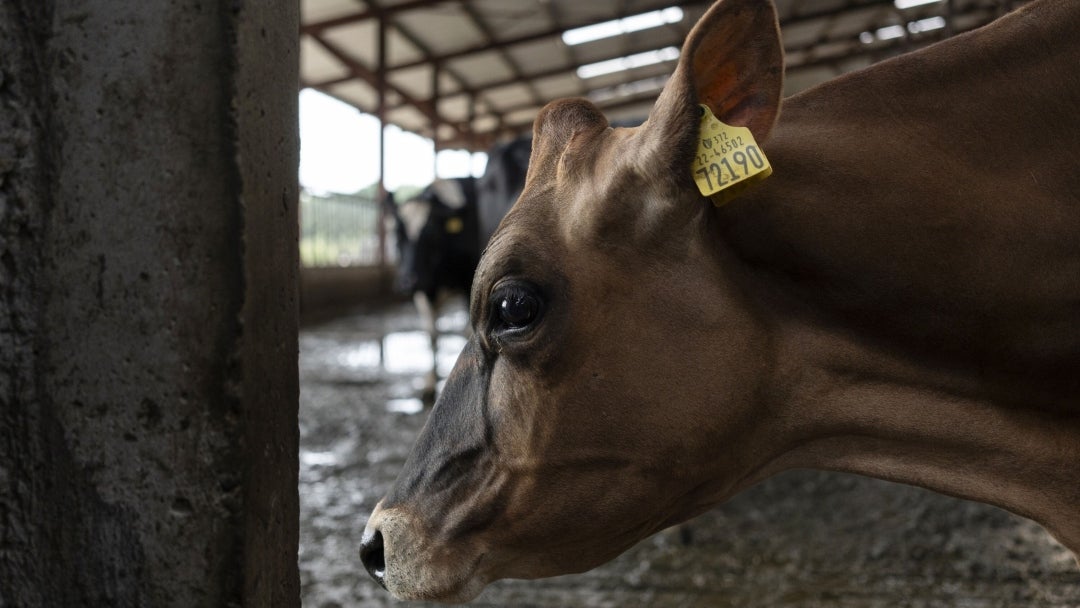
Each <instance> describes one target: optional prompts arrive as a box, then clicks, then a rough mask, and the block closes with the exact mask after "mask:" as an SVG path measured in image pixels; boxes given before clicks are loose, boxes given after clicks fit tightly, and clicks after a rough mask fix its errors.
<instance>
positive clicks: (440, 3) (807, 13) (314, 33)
mask: <svg viewBox="0 0 1080 608" xmlns="http://www.w3.org/2000/svg"><path fill="white" fill-rule="evenodd" d="M1023 3H1024V1H1023V0H939V1H937V2H932V3H930V4H927V5H923V6H919V7H915V8H910V9H904V10H900V9H897V8H896V7H895V5H894V2H893V0H778V1H777V9H778V11H779V14H780V21H781V29H782V33H783V39H784V48H785V51H786V53H787V63H788V66H787V80H786V93H787V94H791V93H795V92H797V91H800V90H802V89H805V88H808V87H810V86H813V85H815V84H817V83H819V82H822V81H823V80H827V79H829V78H832V77H834V76H837V75H839V74H841V73H843V72H847V71H851V70H854V69H858V68H861V67H864V66H866V65H869V64H871V63H873V62H874V61H878V60H881V59H883V58H886V57H890V56H893V55H896V54H898V53H901V52H905V51H908V50H912V49H914V48H917V47H920V46H925V45H926V44H929V43H931V42H936V41H938V40H940V39H942V38H943V37H945V36H946V35H948V33H950V32H957V33H958V32H962V31H966V30H969V29H974V28H975V27H979V26H981V25H984V24H985V23H988V22H990V21H992V20H993V19H995V18H997V17H998V16H1000V15H1001V14H1003V13H1004V12H1006V11H1007V10H1010V9H1011V8H1014V7H1015V6H1018V5H1020V4H1023ZM710 4H711V2H710V1H701V0H697V1H681V2H673V1H672V0H588V1H585V0H301V15H302V20H303V22H302V25H301V42H300V54H301V67H300V75H301V86H304V87H313V88H316V89H318V90H320V91H323V92H325V93H327V94H329V95H332V96H334V97H336V98H338V99H341V100H343V101H345V102H347V103H349V104H351V105H354V106H356V107H357V108H359V109H360V110H362V111H364V112H369V113H372V114H378V113H379V99H380V96H379V87H378V83H379V82H381V80H380V73H382V72H381V71H380V67H379V66H380V61H379V57H380V52H379V46H380V45H379V40H380V36H379V33H380V31H382V32H385V36H384V38H383V39H384V40H385V52H384V55H383V57H384V63H383V65H384V69H385V89H384V93H385V95H384V98H383V99H384V102H383V103H384V104H385V112H384V117H385V120H387V121H388V122H390V123H393V124H396V125H398V126H400V127H401V128H403V129H406V130H408V131H412V132H415V133H419V134H421V135H424V136H426V137H432V136H433V135H436V134H437V135H438V138H437V145H438V146H439V147H440V148H446V147H465V148H470V149H475V150H481V149H486V148H487V147H489V146H490V145H491V144H492V143H494V142H495V141H496V140H498V139H503V138H508V137H512V136H516V135H519V134H522V133H526V132H528V131H529V129H530V127H531V124H532V120H533V118H534V117H535V115H536V112H537V111H538V110H539V109H540V108H541V107H542V106H543V105H544V104H545V103H547V102H548V101H551V100H552V99H556V98H559V97H567V96H575V95H580V96H591V97H592V98H593V99H594V100H595V101H596V103H597V104H598V105H599V106H600V107H601V108H603V109H604V111H605V112H606V113H607V114H608V115H609V118H611V119H612V120H622V119H634V118H644V117H645V116H646V115H647V113H648V110H649V108H650V107H651V105H652V102H653V100H654V99H655V97H656V94H657V92H658V87H659V86H661V85H662V83H663V80H664V78H665V77H666V76H667V74H669V73H670V71H671V69H672V65H673V62H671V61H667V62H663V63H660V64H655V65H651V66H646V67H637V68H633V69H624V70H619V71H617V72H614V73H610V74H606V75H603V76H598V77H595V78H582V77H580V76H579V75H578V74H577V73H576V69H577V68H578V67H579V66H581V65H583V64H587V63H592V62H597V61H603V60H609V59H614V58H619V57H624V56H627V55H631V54H634V53H639V52H643V51H652V50H656V49H660V48H664V47H668V46H675V47H678V46H680V45H681V44H682V41H683V39H684V38H685V37H686V34H687V33H688V32H689V30H690V28H691V27H692V26H693V24H694V23H695V22H696V21H697V19H698V18H699V17H700V16H701V15H702V14H703V13H704V12H705V10H706V9H707V8H708V6H709V5H710ZM672 6H677V7H680V8H682V9H683V11H684V17H683V19H682V20H681V21H678V22H676V23H669V24H666V25H662V26H659V27H656V28H652V29H648V30H642V31H637V32H633V33H630V34H622V35H619V36H615V37H611V38H606V39H602V40H597V41H594V42H589V43H585V44H581V45H576V46H568V45H566V44H565V43H564V42H563V41H562V38H561V34H562V32H564V31H566V30H569V29H573V28H577V27H581V26H585V25H591V24H595V23H599V22H603V21H608V20H611V19H616V18H621V17H627V16H631V15H637V14H640V13H644V12H647V11H652V10H658V9H663V8H667V7H672ZM948 16H951V19H949V23H951V27H945V28H940V29H935V30H932V31H926V32H919V31H912V30H917V29H918V28H908V27H907V24H909V23H913V22H917V21H919V20H922V19H928V18H933V17H941V18H945V17H948ZM889 26H901V27H900V30H899V31H901V32H903V35H901V36H900V37H898V38H892V39H885V40H880V39H878V38H876V37H868V34H866V32H870V33H873V32H876V31H878V30H879V29H881V28H887V27H889ZM896 31H897V30H896V28H893V32H894V33H895V32H896Z"/></svg>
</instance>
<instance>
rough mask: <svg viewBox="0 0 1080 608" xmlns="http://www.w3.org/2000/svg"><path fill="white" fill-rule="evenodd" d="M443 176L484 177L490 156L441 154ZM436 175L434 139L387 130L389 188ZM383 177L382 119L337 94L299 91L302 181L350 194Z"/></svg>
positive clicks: (321, 190)
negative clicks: (334, 96)
mask: <svg viewBox="0 0 1080 608" xmlns="http://www.w3.org/2000/svg"><path fill="white" fill-rule="evenodd" d="M438 162H439V164H438V177H460V176H463V175H469V174H470V171H471V172H472V174H473V175H476V176H479V175H480V174H481V173H482V172H483V169H484V165H485V163H486V162H487V158H486V156H485V155H484V154H475V155H472V154H469V153H468V152H466V151H464V150H444V151H442V152H440V153H439V160H438ZM435 177H436V166H435V160H434V146H432V143H431V140H430V139H427V138H424V137H420V136H419V135H414V134H412V133H407V132H405V131H402V130H401V129H399V128H397V127H394V126H389V127H387V129H386V188H387V190H390V191H391V192H392V191H394V190H397V189H398V188H400V187H401V186H426V185H427V184H429V183H431V181H432V180H433V179H434V178H435ZM378 179H379V121H378V120H377V119H376V118H375V117H374V116H372V115H370V114H363V113H361V112H360V111H359V110H357V109H356V108H353V107H352V106H349V105H347V104H345V103H342V102H340V101H338V100H336V99H334V98H332V97H329V96H327V95H324V94H322V93H319V92H318V91H314V90H312V89H304V90H302V91H300V185H301V186H303V187H304V188H306V189H308V190H310V191H313V192H317V193H328V192H343V193H351V192H356V191H357V190H360V189H362V188H365V187H367V186H369V185H371V184H373V183H375V181H376V180H378Z"/></svg>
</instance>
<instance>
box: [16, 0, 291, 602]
mask: <svg viewBox="0 0 1080 608" xmlns="http://www.w3.org/2000/svg"><path fill="white" fill-rule="evenodd" d="M297 4H298V3H297V2H295V0H230V1H228V2H216V1H214V2H207V1H205V0H141V1H139V2H130V1H129V0H94V1H93V2H87V1H86V0H2V2H0V606H19V607H20V608H22V607H26V608H36V607H45V606H48V607H51V606H68V607H74V606H140V607H141V606H184V607H188V606H237V605H244V606H258V607H263V606H298V605H299V581H298V576H297V570H296V550H297V513H298V507H297V494H296V492H297V438H298V433H297V427H296V422H297V418H296V414H297V409H296V408H297V371H296V351H297V344H296V315H297V297H296V272H297V221H296V220H297V217H296V216H297V202H298V199H297V186H296V166H297V152H298V150H297V148H298V144H297V127H296V112H297V109H296V104H297V97H296V91H297V65H298V61H297V31H298V23H297V19H298V18H297V10H298V7H297Z"/></svg>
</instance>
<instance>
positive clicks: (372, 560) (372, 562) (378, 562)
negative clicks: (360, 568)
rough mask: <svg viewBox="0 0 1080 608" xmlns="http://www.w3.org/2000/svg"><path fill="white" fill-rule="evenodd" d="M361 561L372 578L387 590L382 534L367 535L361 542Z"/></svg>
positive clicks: (378, 532) (376, 532)
mask: <svg viewBox="0 0 1080 608" xmlns="http://www.w3.org/2000/svg"><path fill="white" fill-rule="evenodd" d="M360 561H361V562H363V563H364V568H366V569H367V571H368V574H370V575H371V578H373V579H375V580H376V582H378V583H379V584H380V585H382V587H383V589H385V588H386V556H385V555H384V554H383V537H382V532H380V531H379V530H375V532H374V533H373V534H365V535H364V537H363V538H362V539H361V540H360Z"/></svg>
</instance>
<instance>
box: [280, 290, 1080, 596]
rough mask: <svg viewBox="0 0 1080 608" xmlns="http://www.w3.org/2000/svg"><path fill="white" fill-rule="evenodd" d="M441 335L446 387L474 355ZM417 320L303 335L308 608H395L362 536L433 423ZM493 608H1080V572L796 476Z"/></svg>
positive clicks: (959, 526)
mask: <svg viewBox="0 0 1080 608" xmlns="http://www.w3.org/2000/svg"><path fill="white" fill-rule="evenodd" d="M465 321H466V314H465V310H464V306H463V305H458V306H455V307H452V308H451V309H450V310H449V311H448V312H447V313H445V314H444V315H442V316H441V317H440V320H439V324H440V329H441V330H443V331H445V332H447V333H446V335H445V336H444V337H443V338H442V339H441V341H440V343H439V362H440V365H439V367H440V374H441V376H442V377H445V375H446V374H447V373H448V372H449V370H450V368H451V366H452V365H453V362H454V359H455V358H456V356H457V353H458V352H459V351H460V349H461V348H462V346H463V345H464V343H465V338H464V337H463V329H464V326H465ZM430 356H431V355H430V351H429V348H428V346H427V338H426V337H425V335H424V334H423V333H422V332H421V331H420V330H419V322H418V319H417V317H416V315H415V314H414V313H413V310H412V308H411V305H407V304H404V305H395V306H391V307H388V308H384V309H378V310H368V311H356V312H355V313H354V314H350V315H347V316H343V317H341V318H338V319H336V320H334V321H330V322H325V323H321V324H318V325H313V326H308V327H305V328H303V329H302V330H301V334H300V380H301V389H300V443H301V452H300V508H301V519H300V556H299V563H300V576H301V584H302V594H303V605H304V606H305V607H306V608H348V607H354V606H355V607H369V606H370V607H382V606H401V607H413V606H425V605H427V604H423V603H412V602H396V601H394V600H392V599H391V598H390V596H389V595H388V594H387V593H386V592H385V591H383V590H382V589H381V588H380V587H379V586H378V585H377V584H376V583H375V582H374V581H372V580H371V579H369V578H368V576H367V574H366V573H365V572H364V570H363V567H362V566H361V564H360V561H359V556H358V550H359V542H360V533H361V531H362V530H363V526H364V522H365V521H366V520H367V517H368V515H369V514H370V513H371V510H372V508H374V506H375V503H376V502H377V501H378V500H379V498H380V497H381V496H382V495H383V494H384V493H385V492H386V491H387V489H388V488H389V487H390V484H391V483H392V482H393V480H394V477H395V476H396V475H397V472H398V470H399V469H400V467H401V465H402V464H403V463H404V460H405V457H406V455H407V454H408V450H409V447H410V445H411V444H412V441H413V439H414V437H415V436H416V434H417V433H418V432H419V430H420V427H421V425H422V424H423V422H424V419H425V417H426V415H427V412H428V410H425V409H423V408H422V404H421V403H420V401H419V399H418V397H419V390H420V387H421V386H422V382H421V376H422V374H423V372H424V371H425V370H426V369H427V365H428V362H429V361H430ZM473 604H474V605H477V606H499V607H532V606H535V607H598V608H599V607H604V608H606V607H611V608H625V607H637V606H642V607H656V608H669V607H670V608H676V607H677V608H691V607H710V608H711V607H739V608H754V607H807V608H818V607H833V606H837V607H845V608H848V607H850V608H856V607H858V608H870V607H874V608H877V607H882V608H884V607H889V608H897V607H909V608H923V607H927V608H928V607H939V606H941V607H945V606H948V607H962V608H990V607H994V608H1005V607H1010V608H1011V607H1015V606H1038V607H1047V608H1078V607H1080V568H1078V567H1077V566H1076V563H1075V562H1074V561H1073V559H1072V557H1071V556H1070V554H1069V553H1068V552H1067V551H1065V550H1064V549H1063V548H1062V547H1061V546H1060V545H1058V544H1057V543H1056V542H1054V541H1053V539H1052V538H1050V536H1049V535H1048V534H1047V533H1046V532H1044V531H1043V530H1042V529H1041V528H1040V527H1039V526H1037V525H1035V524H1033V523H1031V522H1029V521H1027V520H1024V519H1021V518H1018V517H1015V516H1012V515H1009V514H1008V513H1005V512H1003V511H1001V510H999V509H996V508H993V507H989V506H986V505H979V504H975V503H970V502H965V501H960V500H955V499H951V498H948V497H945V496H941V495H938V494H934V493H931V492H927V491H924V490H920V489H917V488H912V487H908V486H902V485H897V484H891V483H887V482H883V481H877V480H872V479H866V478H861V477H856V476H851V475H843V474H836V473H823V472H815V471H797V472H792V473H787V474H784V475H781V476H778V477H776V478H773V479H771V480H768V481H766V482H765V483H763V484H761V485H759V486H757V487H755V488H752V489H751V490H749V491H747V492H745V493H743V494H742V495H740V496H738V497H736V498H735V499H733V500H731V501H730V502H729V503H727V504H725V505H722V506H720V507H717V508H715V509H713V510H712V511H710V512H708V513H706V514H704V515H701V516H699V517H698V518H696V519H694V520H692V521H691V522H689V523H688V524H685V525H684V526H682V527H681V528H680V529H676V530H673V531H665V532H662V533H660V534H657V535H655V536H653V537H651V538H648V539H646V540H644V541H642V542H641V543H639V544H638V545H637V546H636V547H634V548H632V549H631V550H630V551H628V552H626V553H625V554H623V555H622V556H621V557H619V558H618V559H616V560H615V561H613V562H611V563H609V564H607V565H605V566H603V567H601V568H597V569H595V570H592V571H590V572H587V573H585V574H578V575H569V576H562V577H557V578H553V579H545V580H537V581H520V580H512V581H499V582H496V583H494V584H492V585H491V586H490V587H489V588H488V589H487V590H486V591H485V592H484V593H483V594H482V595H481V596H480V597H479V598H477V599H476V600H475V601H474V603H473Z"/></svg>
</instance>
